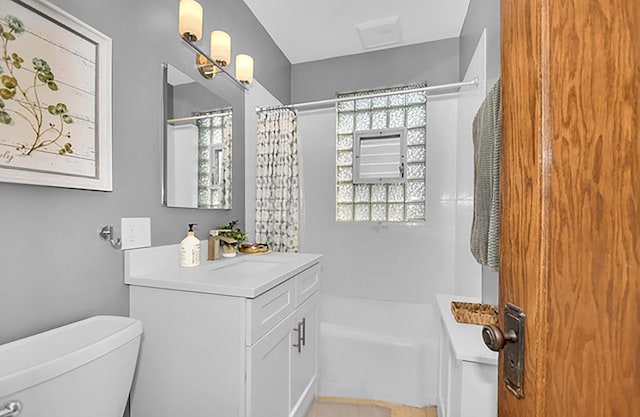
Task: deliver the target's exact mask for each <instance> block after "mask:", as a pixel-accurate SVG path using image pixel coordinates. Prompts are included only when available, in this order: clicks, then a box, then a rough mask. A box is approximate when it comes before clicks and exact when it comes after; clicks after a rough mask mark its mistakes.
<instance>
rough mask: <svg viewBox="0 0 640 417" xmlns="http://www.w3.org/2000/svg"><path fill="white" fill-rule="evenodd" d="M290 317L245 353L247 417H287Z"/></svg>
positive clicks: (292, 317)
mask: <svg viewBox="0 0 640 417" xmlns="http://www.w3.org/2000/svg"><path fill="white" fill-rule="evenodd" d="M294 318H295V317H294V316H293V315H291V316H289V317H288V318H286V319H285V320H283V321H282V322H281V323H280V324H279V325H278V326H276V327H275V328H274V329H273V330H271V331H270V332H269V333H267V334H266V335H265V336H264V337H263V338H262V339H260V340H259V341H258V342H257V343H256V344H255V345H253V346H251V347H249V348H248V349H247V397H246V401H247V417H283V416H287V415H289V375H290V372H291V369H290V357H291V344H292V342H291V328H292V326H293V322H294Z"/></svg>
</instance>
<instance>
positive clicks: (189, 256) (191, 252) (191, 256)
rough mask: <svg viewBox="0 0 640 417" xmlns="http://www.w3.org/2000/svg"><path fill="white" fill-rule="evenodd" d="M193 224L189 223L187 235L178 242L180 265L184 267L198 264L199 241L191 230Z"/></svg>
mask: <svg viewBox="0 0 640 417" xmlns="http://www.w3.org/2000/svg"><path fill="white" fill-rule="evenodd" d="M195 225H196V223H189V230H188V231H187V237H185V238H184V239H182V242H180V266H182V267H185V268H189V267H192V266H198V265H200V241H199V240H198V238H197V237H196V236H195V232H194V231H193V226H195Z"/></svg>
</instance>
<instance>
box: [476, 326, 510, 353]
mask: <svg viewBox="0 0 640 417" xmlns="http://www.w3.org/2000/svg"><path fill="white" fill-rule="evenodd" d="M482 340H483V341H484V344H485V345H487V347H488V348H489V349H491V350H493V351H494V352H497V351H499V350H501V349H503V348H504V347H505V345H506V344H507V343H515V342H517V341H518V335H517V334H516V331H515V330H513V329H510V330H507V331H506V332H504V333H503V332H502V330H501V329H500V328H499V327H498V326H496V325H495V324H485V325H484V326H483V327H482Z"/></svg>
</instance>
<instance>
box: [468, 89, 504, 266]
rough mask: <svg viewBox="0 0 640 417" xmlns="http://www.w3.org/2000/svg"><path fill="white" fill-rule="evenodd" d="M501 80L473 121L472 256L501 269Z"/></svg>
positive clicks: (488, 95) (481, 262) (482, 262)
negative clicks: (499, 266)
mask: <svg viewBox="0 0 640 417" xmlns="http://www.w3.org/2000/svg"><path fill="white" fill-rule="evenodd" d="M501 145H502V124H501V122H500V80H498V82H496V83H495V84H494V86H493V87H492V88H491V91H490V92H489V94H487V97H486V98H485V99H484V102H483V103H482V105H481V106H480V108H479V109H478V113H476V116H475V117H474V119H473V153H474V157H473V159H474V178H473V182H474V194H475V195H474V204H473V224H472V226H471V253H472V254H473V256H474V257H475V258H476V260H477V261H478V263H480V264H481V265H488V266H489V267H491V269H493V270H497V269H498V265H499V259H500V247H499V243H500V149H501Z"/></svg>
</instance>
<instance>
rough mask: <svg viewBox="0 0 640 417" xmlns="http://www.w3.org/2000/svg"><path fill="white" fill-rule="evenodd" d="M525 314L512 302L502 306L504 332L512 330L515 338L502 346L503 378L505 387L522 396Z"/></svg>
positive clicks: (517, 395) (519, 396)
mask: <svg viewBox="0 0 640 417" xmlns="http://www.w3.org/2000/svg"><path fill="white" fill-rule="evenodd" d="M525 320H526V315H525V314H524V313H523V311H522V309H521V308H520V307H518V306H515V305H513V304H507V305H506V306H505V308H504V330H505V333H507V332H510V331H513V332H515V334H516V337H517V340H516V341H515V342H512V343H507V344H506V345H505V347H504V351H503V352H504V363H503V378H504V382H505V383H506V384H507V388H508V389H509V391H511V392H512V393H513V394H514V395H515V396H516V397H518V398H524V341H525V331H524V329H525Z"/></svg>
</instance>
